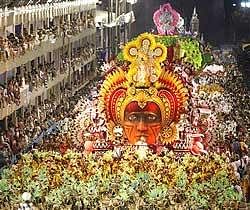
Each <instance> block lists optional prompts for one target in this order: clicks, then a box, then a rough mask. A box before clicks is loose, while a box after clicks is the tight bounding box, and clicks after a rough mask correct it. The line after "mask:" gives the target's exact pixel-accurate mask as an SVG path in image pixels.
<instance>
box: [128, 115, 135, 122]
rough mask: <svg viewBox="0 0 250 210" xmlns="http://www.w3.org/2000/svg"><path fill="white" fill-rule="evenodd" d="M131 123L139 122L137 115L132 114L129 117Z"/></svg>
mask: <svg viewBox="0 0 250 210" xmlns="http://www.w3.org/2000/svg"><path fill="white" fill-rule="evenodd" d="M128 119H129V121H136V120H137V116H136V115H135V114H132V115H130V116H129V117H128Z"/></svg>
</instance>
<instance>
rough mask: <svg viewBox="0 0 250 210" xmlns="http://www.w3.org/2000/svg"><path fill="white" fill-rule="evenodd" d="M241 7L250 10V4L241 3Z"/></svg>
mask: <svg viewBox="0 0 250 210" xmlns="http://www.w3.org/2000/svg"><path fill="white" fill-rule="evenodd" d="M240 6H241V7H247V8H250V2H241V3H240Z"/></svg>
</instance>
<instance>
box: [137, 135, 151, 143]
mask: <svg viewBox="0 0 250 210" xmlns="http://www.w3.org/2000/svg"><path fill="white" fill-rule="evenodd" d="M147 138H148V136H146V135H140V136H137V139H138V141H143V142H146V140H147Z"/></svg>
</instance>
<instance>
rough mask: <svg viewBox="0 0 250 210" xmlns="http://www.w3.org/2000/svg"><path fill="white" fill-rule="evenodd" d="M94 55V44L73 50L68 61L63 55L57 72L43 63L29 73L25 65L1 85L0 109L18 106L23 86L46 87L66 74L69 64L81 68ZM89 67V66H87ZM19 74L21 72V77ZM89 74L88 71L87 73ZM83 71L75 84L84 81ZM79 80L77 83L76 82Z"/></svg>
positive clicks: (87, 44)
mask: <svg viewBox="0 0 250 210" xmlns="http://www.w3.org/2000/svg"><path fill="white" fill-rule="evenodd" d="M94 53H95V49H94V44H91V43H86V44H85V45H84V46H82V47H79V48H75V50H74V52H73V54H72V59H70V57H69V55H68V53H65V54H64V56H63V57H62V58H61V59H62V62H61V63H62V65H61V67H60V68H59V69H58V70H57V68H56V66H55V62H54V61H52V62H44V63H39V64H38V65H37V67H36V66H35V65H33V66H32V68H31V71H28V70H27V67H26V65H22V66H21V67H20V71H18V72H17V73H16V75H15V77H13V78H12V79H11V80H9V81H8V83H7V85H5V84H2V85H1V86H0V108H4V107H6V105H8V104H13V103H15V104H17V105H19V104H20V90H21V88H22V87H24V85H28V86H29V90H30V91H33V90H37V89H38V88H40V87H47V85H48V82H49V81H51V80H53V79H55V78H56V77H57V75H58V74H63V73H65V72H67V70H68V68H69V66H70V65H69V64H70V63H71V67H72V68H73V67H77V66H81V65H82V64H83V63H84V62H86V61H87V60H88V59H89V58H90V57H91V56H93V55H94ZM88 67H89V66H88ZM20 72H23V76H22V75H21V73H20ZM87 72H89V70H88V71H87ZM87 76H88V75H86V72H85V71H81V74H80V75H79V77H78V79H77V80H76V83H79V82H80V83H81V84H82V82H83V80H85V79H86V77H87ZM78 80H79V81H78Z"/></svg>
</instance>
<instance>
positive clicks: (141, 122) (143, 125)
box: [137, 120, 147, 131]
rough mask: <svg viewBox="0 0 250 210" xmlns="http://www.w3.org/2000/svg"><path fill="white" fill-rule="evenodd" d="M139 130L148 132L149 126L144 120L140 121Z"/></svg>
mask: <svg viewBox="0 0 250 210" xmlns="http://www.w3.org/2000/svg"><path fill="white" fill-rule="evenodd" d="M137 129H138V131H146V130H147V125H146V124H145V122H144V121H143V120H140V121H139V123H138V127H137Z"/></svg>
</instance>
